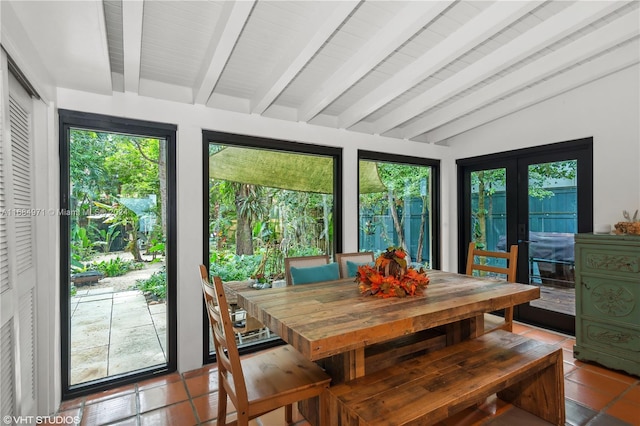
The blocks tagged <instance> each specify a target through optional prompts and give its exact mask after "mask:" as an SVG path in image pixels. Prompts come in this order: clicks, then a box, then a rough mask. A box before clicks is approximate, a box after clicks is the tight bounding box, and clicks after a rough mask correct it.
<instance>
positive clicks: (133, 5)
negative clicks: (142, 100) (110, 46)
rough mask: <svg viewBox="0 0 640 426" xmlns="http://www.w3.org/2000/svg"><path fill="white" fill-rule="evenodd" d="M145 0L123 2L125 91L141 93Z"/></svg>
mask: <svg viewBox="0 0 640 426" xmlns="http://www.w3.org/2000/svg"><path fill="white" fill-rule="evenodd" d="M143 10H144V2H143V1H142V0H131V1H123V2H122V50H123V62H124V91H125V92H133V93H139V90H140V57H141V52H142V12H143Z"/></svg>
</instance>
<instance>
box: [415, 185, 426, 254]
mask: <svg viewBox="0 0 640 426" xmlns="http://www.w3.org/2000/svg"><path fill="white" fill-rule="evenodd" d="M426 224H427V197H422V212H420V234H419V235H418V254H417V255H416V262H419V263H422V247H423V245H424V237H425V232H424V227H425V225H426Z"/></svg>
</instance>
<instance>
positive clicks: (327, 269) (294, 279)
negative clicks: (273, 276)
mask: <svg viewBox="0 0 640 426" xmlns="http://www.w3.org/2000/svg"><path fill="white" fill-rule="evenodd" d="M338 279H340V270H339V269H338V264H337V263H327V264H326V265H320V266H308V267H306V268H296V267H295V266H292V267H291V284H293V285H297V284H310V283H317V282H320V281H332V280H338Z"/></svg>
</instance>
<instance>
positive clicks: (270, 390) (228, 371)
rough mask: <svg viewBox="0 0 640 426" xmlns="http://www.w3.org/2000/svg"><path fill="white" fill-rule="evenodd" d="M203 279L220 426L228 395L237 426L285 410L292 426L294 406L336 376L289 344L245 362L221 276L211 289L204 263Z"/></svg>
mask: <svg viewBox="0 0 640 426" xmlns="http://www.w3.org/2000/svg"><path fill="white" fill-rule="evenodd" d="M200 278H201V283H202V293H203V296H204V301H205V305H206V307H207V313H208V315H209V322H210V324H211V329H212V331H213V343H214V348H215V351H216V358H217V363H218V417H217V421H216V424H217V425H218V426H221V425H226V424H227V423H226V418H227V397H228V398H229V399H230V400H231V403H232V404H233V405H234V406H235V408H236V412H237V421H236V422H233V424H237V425H239V426H247V425H248V424H249V420H251V419H254V418H256V417H260V416H262V415H263V414H265V413H268V412H270V411H273V410H276V409H278V408H280V407H285V422H286V423H287V424H291V423H292V422H293V407H292V404H293V403H295V402H298V401H302V400H305V399H309V398H313V397H316V396H319V395H320V394H322V392H323V391H324V390H325V389H327V388H328V387H329V382H330V381H331V378H330V377H329V376H328V375H327V374H326V373H325V372H324V371H323V370H322V369H321V368H320V367H319V366H318V365H317V364H315V363H314V362H312V361H309V360H307V359H306V358H304V357H303V356H302V354H301V353H300V352H298V351H297V350H296V349H294V348H293V347H292V346H290V345H284V346H279V347H277V348H274V349H270V350H267V351H263V352H259V353H258V354H256V355H254V356H251V357H249V358H246V359H241V358H240V355H239V353H238V347H237V346H236V340H235V337H234V334H233V328H232V324H231V317H230V315H229V307H228V304H227V298H226V296H225V292H224V287H223V285H222V281H221V280H220V277H213V286H212V285H211V284H210V283H209V279H208V273H207V268H206V267H205V266H204V265H200ZM320 404H321V405H322V398H320ZM320 408H321V409H320V413H322V412H323V407H320ZM321 424H322V422H321Z"/></svg>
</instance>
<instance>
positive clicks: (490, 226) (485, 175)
mask: <svg viewBox="0 0 640 426" xmlns="http://www.w3.org/2000/svg"><path fill="white" fill-rule="evenodd" d="M505 189H506V169H505V168H499V169H488V170H479V171H474V172H471V217H470V219H471V224H470V225H471V231H472V234H471V237H472V238H471V241H473V242H475V243H476V247H478V248H481V249H483V250H490V251H506V247H507V208H506V207H507V205H506V191H505Z"/></svg>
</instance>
